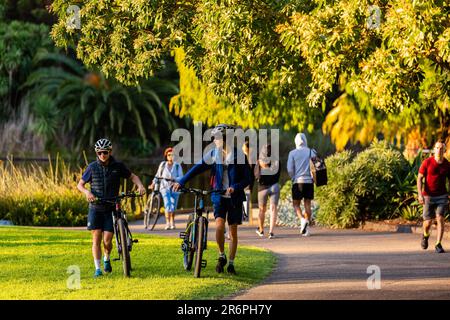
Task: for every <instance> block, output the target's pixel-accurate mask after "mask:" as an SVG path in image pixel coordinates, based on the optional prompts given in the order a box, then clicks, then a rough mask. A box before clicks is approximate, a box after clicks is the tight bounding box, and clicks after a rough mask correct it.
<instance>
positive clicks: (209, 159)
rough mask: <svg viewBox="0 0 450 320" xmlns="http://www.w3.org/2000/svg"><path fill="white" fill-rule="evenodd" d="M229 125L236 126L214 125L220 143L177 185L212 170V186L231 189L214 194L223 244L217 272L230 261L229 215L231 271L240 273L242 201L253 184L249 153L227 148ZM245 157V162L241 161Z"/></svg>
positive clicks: (219, 232) (228, 270) (219, 236)
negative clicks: (227, 243) (227, 240)
mask: <svg viewBox="0 0 450 320" xmlns="http://www.w3.org/2000/svg"><path fill="white" fill-rule="evenodd" d="M227 129H234V127H232V126H229V125H224V124H221V125H218V126H217V127H215V128H214V129H213V131H212V132H211V134H212V135H213V136H214V137H215V139H214V143H215V145H216V147H215V148H214V149H213V150H211V151H210V152H209V153H208V154H207V155H206V156H205V157H204V158H203V159H202V160H201V161H200V162H198V163H197V164H196V165H194V166H193V167H192V169H191V170H189V171H188V172H187V173H186V175H185V176H183V177H182V178H181V179H179V180H178V183H175V184H174V187H173V188H174V190H175V191H177V190H179V189H180V188H181V187H183V186H184V185H185V184H186V183H187V182H188V181H189V180H190V179H192V178H193V177H195V176H196V175H198V174H200V173H202V172H204V171H206V170H211V187H212V188H213V190H227V191H226V193H225V194H219V193H213V194H212V195H211V201H212V203H213V207H214V218H215V221H216V241H217V244H218V246H219V259H218V262H217V265H216V272H218V273H222V272H223V270H224V267H225V265H226V264H227V257H226V255H225V234H224V231H225V219H226V220H227V221H228V225H229V227H230V240H231V242H230V247H229V258H230V260H229V262H228V267H227V272H228V273H230V274H236V271H235V268H234V259H235V257H236V251H237V245H238V236H237V227H238V225H240V224H242V210H243V208H242V203H243V201H245V193H244V189H245V187H247V186H248V185H249V184H250V170H249V166H248V164H247V163H246V162H247V161H246V158H245V155H244V154H242V156H241V155H240V154H238V153H239V152H242V151H241V150H240V149H238V148H231V150H227V144H226V141H225V137H226V136H225V131H226V130H227ZM231 145H232V144H231ZM224 146H225V148H224ZM241 159H242V162H243V163H239V162H238V161H239V160H241Z"/></svg>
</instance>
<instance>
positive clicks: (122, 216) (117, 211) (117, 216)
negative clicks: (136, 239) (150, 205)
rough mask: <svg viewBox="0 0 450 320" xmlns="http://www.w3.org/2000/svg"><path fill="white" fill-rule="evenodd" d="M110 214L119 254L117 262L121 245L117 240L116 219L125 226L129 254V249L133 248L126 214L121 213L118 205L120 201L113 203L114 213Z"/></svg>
mask: <svg viewBox="0 0 450 320" xmlns="http://www.w3.org/2000/svg"><path fill="white" fill-rule="evenodd" d="M111 214H112V218H113V225H114V236H115V239H116V246H117V251H118V253H119V260H120V258H121V257H122V245H124V244H122V243H120V240H119V228H118V225H117V220H118V219H123V222H124V223H123V224H124V226H125V230H126V232H127V240H129V241H128V242H129V243H127V244H126V245H127V246H128V251H130V252H131V249H132V248H133V236H132V234H131V231H130V228H128V219H127V216H126V214H124V212H123V211H122V206H121V204H120V200H119V201H118V202H116V203H115V209H114V211H113V212H112V213H111Z"/></svg>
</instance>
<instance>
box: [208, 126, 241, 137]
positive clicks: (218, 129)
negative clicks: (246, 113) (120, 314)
mask: <svg viewBox="0 0 450 320" xmlns="http://www.w3.org/2000/svg"><path fill="white" fill-rule="evenodd" d="M227 129H236V127H235V126H231V125H228V124H223V123H222V124H218V125H217V126H215V127H214V129H212V131H211V135H212V136H215V135H217V134H224V133H225V132H226V130H227Z"/></svg>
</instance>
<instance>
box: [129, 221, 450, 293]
mask: <svg viewBox="0 0 450 320" xmlns="http://www.w3.org/2000/svg"><path fill="white" fill-rule="evenodd" d="M161 220H162V221H160V222H159V223H158V225H157V226H156V228H155V230H154V231H152V232H149V231H145V230H144V229H143V227H142V221H136V222H134V223H132V232H145V233H153V234H158V235H167V236H178V232H180V231H181V229H182V227H184V226H185V221H186V216H185V215H177V217H176V222H177V228H178V229H177V230H171V231H165V230H163V227H164V218H162V219H161ZM214 229H215V228H214V222H213V221H211V223H210V231H209V238H210V240H212V241H214V240H215V238H214V237H215V230H214ZM238 233H239V241H240V242H239V244H241V245H252V246H258V247H262V248H266V249H268V250H271V251H272V252H274V253H275V255H276V256H277V258H278V263H277V266H276V268H275V270H274V271H273V273H272V274H271V275H270V276H269V277H268V278H267V279H265V280H264V281H263V282H262V283H261V284H260V285H258V286H255V287H253V288H251V289H249V290H246V291H243V292H239V293H238V294H236V295H234V296H231V297H227V298H226V299H248V300H254V299H261V300H266V299H280V300H300V299H311V300H317V299H339V300H341V299H370V300H376V299H420V300H422V299H448V300H450V253H444V254H437V253H435V252H434V242H435V238H433V235H432V236H431V239H430V247H429V248H428V250H427V251H424V250H422V249H421V248H420V236H419V235H417V234H404V233H388V232H368V231H360V230H330V229H325V228H319V227H313V228H312V229H311V233H312V235H311V236H310V237H300V235H299V231H298V229H293V228H285V227H279V228H277V229H276V238H275V239H270V240H269V239H267V238H260V237H258V236H257V235H256V233H255V227H254V226H249V225H245V224H244V225H242V226H240V227H239V231H238ZM443 246H444V248H447V249H448V251H449V252H450V242H448V241H447V242H446V241H444V242H443ZM371 265H375V266H378V267H379V268H380V272H381V289H372V290H369V289H368V286H367V280H368V278H369V277H370V276H371V275H372V274H373V271H372V272H371V273H370V274H369V273H367V268H368V267H369V266H371ZM236 271H237V272H239V251H238V257H237V259H236Z"/></svg>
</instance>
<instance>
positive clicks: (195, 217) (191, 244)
mask: <svg viewBox="0 0 450 320" xmlns="http://www.w3.org/2000/svg"><path fill="white" fill-rule="evenodd" d="M180 191H181V192H183V193H193V194H194V195H195V200H194V213H193V214H191V215H190V216H189V220H188V223H187V226H186V230H185V231H184V232H180V238H181V239H183V242H182V243H181V250H182V251H183V266H184V269H185V270H187V271H190V270H191V268H192V263H193V261H194V254H195V265H194V277H196V278H199V277H200V273H201V269H202V268H206V264H207V262H206V260H204V259H202V257H203V251H204V250H206V248H207V239H208V214H209V211H207V212H206V217H205V216H204V215H203V214H204V212H205V207H204V200H203V198H204V197H205V196H207V195H209V194H211V193H216V192H217V193H220V194H224V193H225V192H226V190H211V191H206V190H201V189H194V188H181V189H180Z"/></svg>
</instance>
